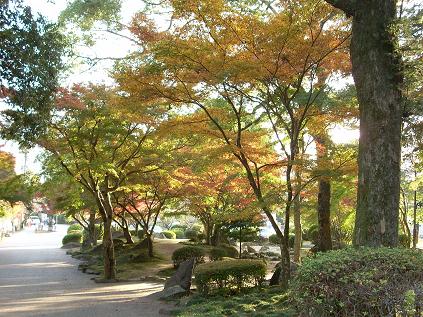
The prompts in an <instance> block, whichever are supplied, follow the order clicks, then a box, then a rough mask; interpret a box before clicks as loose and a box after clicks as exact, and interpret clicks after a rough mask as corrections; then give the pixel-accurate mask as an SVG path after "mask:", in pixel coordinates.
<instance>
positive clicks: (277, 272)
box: [269, 261, 298, 286]
mask: <svg viewBox="0 0 423 317" xmlns="http://www.w3.org/2000/svg"><path fill="white" fill-rule="evenodd" d="M297 269H298V263H295V262H293V261H291V274H294V273H295V272H296V271H297ZM280 274H281V264H280V263H278V264H276V266H275V272H273V275H272V277H271V278H270V281H269V285H270V286H273V285H278V284H279V275H280Z"/></svg>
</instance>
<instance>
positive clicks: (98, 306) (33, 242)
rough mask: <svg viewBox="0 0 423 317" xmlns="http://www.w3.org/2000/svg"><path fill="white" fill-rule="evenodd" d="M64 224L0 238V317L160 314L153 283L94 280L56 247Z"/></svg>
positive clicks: (161, 286)
mask: <svg viewBox="0 0 423 317" xmlns="http://www.w3.org/2000/svg"><path fill="white" fill-rule="evenodd" d="M64 234H65V227H64V226H58V231H57V232H53V233H35V232H33V231H30V230H25V231H22V232H19V233H16V234H14V235H13V236H12V237H10V238H6V239H5V240H3V241H1V242H0V317H33V316H37V317H41V316H46V317H48V316H51V317H53V316H54V317H62V316H63V317H65V316H66V317H70V316H71V317H97V316H99V317H100V316H101V317H109V316H110V317H112V316H124V317H135V316H137V317H138V316H143V317H144V316H145V317H149V316H151V317H154V316H163V315H161V314H159V311H160V310H161V309H164V310H168V309H169V308H170V307H168V306H167V304H166V303H163V302H161V301H158V300H157V296H156V295H154V294H153V293H155V292H157V291H159V290H161V289H162V288H163V285H161V284H158V283H118V284H96V283H94V282H93V281H91V280H90V275H86V274H82V273H81V272H79V271H78V270H77V265H78V261H77V260H75V259H72V258H71V257H70V256H68V255H66V252H65V251H64V250H62V249H60V245H61V238H62V236H63V235H64Z"/></svg>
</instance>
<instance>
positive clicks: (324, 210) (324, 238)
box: [317, 179, 332, 252]
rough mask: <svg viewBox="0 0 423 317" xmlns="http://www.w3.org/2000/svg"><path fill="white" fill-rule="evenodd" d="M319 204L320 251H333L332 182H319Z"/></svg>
mask: <svg viewBox="0 0 423 317" xmlns="http://www.w3.org/2000/svg"><path fill="white" fill-rule="evenodd" d="M317 200H318V203H317V205H318V206H317V211H318V212H317V216H318V222H319V240H318V250H319V251H323V252H324V251H329V250H332V236H331V228H330V226H331V224H330V181H329V180H328V179H320V180H319V195H318V198H317Z"/></svg>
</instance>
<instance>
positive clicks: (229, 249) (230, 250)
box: [219, 244, 239, 258]
mask: <svg viewBox="0 0 423 317" xmlns="http://www.w3.org/2000/svg"><path fill="white" fill-rule="evenodd" d="M219 248H220V249H223V250H225V252H226V256H227V257H230V258H237V257H238V256H239V252H238V250H237V249H236V248H235V247H233V246H231V245H229V244H220V245H219Z"/></svg>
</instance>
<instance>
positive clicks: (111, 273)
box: [96, 191, 116, 280]
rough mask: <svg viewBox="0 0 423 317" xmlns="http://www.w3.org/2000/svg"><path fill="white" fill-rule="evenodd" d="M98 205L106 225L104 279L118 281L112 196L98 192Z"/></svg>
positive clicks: (104, 235)
mask: <svg viewBox="0 0 423 317" xmlns="http://www.w3.org/2000/svg"><path fill="white" fill-rule="evenodd" d="M96 199H97V203H98V205H99V209H100V212H101V216H102V219H103V225H104V234H103V261H104V278H105V279H106V280H113V279H116V258H115V248H114V245H113V236H112V222H113V207H112V204H111V201H110V194H109V193H107V192H101V191H99V192H97V197H96Z"/></svg>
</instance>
